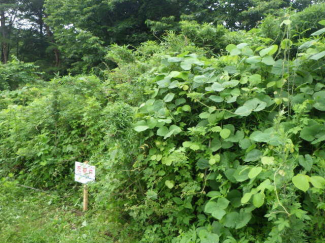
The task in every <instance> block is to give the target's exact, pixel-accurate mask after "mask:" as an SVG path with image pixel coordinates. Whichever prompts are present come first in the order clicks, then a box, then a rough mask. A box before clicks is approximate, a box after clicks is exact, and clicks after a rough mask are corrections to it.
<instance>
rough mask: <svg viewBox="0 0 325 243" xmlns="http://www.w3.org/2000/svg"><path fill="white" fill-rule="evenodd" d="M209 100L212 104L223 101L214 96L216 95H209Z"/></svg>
mask: <svg viewBox="0 0 325 243" xmlns="http://www.w3.org/2000/svg"><path fill="white" fill-rule="evenodd" d="M209 99H210V100H212V101H214V102H217V103H220V102H222V101H223V98H222V97H220V96H216V95H211V96H210V97H209Z"/></svg>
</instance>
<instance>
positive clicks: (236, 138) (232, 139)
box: [226, 131, 245, 143]
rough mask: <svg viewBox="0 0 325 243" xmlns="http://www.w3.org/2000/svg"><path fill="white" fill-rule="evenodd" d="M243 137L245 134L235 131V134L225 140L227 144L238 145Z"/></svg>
mask: <svg viewBox="0 0 325 243" xmlns="http://www.w3.org/2000/svg"><path fill="white" fill-rule="evenodd" d="M244 137H245V133H244V132H243V131H237V132H236V134H234V135H232V136H230V137H228V138H227V139H226V141H227V142H232V143H238V142H240V141H242V140H243V139H244Z"/></svg>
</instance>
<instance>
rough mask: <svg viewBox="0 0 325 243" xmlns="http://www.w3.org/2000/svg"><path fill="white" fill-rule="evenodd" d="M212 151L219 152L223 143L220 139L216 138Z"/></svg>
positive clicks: (212, 143) (212, 144)
mask: <svg viewBox="0 0 325 243" xmlns="http://www.w3.org/2000/svg"><path fill="white" fill-rule="evenodd" d="M210 148H211V150H212V152H215V151H218V150H219V149H220V148H221V141H220V139H218V138H214V139H212V141H211V147H210Z"/></svg>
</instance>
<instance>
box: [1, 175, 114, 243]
mask: <svg viewBox="0 0 325 243" xmlns="http://www.w3.org/2000/svg"><path fill="white" fill-rule="evenodd" d="M66 201H69V200H65V199H64V198H62V197H60V196H58V195H56V194H51V193H46V192H39V191H35V190H31V189H27V188H22V187H19V186H18V185H16V184H15V183H13V182H9V181H1V182H0V242H1V243H20V242H21V243H43V242H44V243H45V242H46V243H52V242H53V243H54V242H55V243H77V242H78V243H79V242H87V243H92V242H93V243H95V242H96V243H101V242H105V243H109V242H113V240H112V239H111V237H110V235H111V234H110V233H109V232H108V230H107V229H108V225H109V222H108V219H107V217H105V216H106V214H105V213H100V212H98V211H97V212H95V211H88V212H87V213H83V212H81V211H80V210H81V206H80V203H78V204H77V205H71V200H70V203H66Z"/></svg>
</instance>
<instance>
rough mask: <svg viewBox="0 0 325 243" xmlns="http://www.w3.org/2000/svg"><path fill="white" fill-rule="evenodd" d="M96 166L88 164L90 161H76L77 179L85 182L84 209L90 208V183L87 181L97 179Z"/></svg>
mask: <svg viewBox="0 0 325 243" xmlns="http://www.w3.org/2000/svg"><path fill="white" fill-rule="evenodd" d="M95 169H96V168H95V166H91V165H88V161H85V162H84V163H80V162H77V161H76V163H75V181H77V182H80V183H82V184H84V186H83V203H82V205H83V211H84V212H85V211H87V210H88V185H87V183H89V182H93V181H95Z"/></svg>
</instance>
